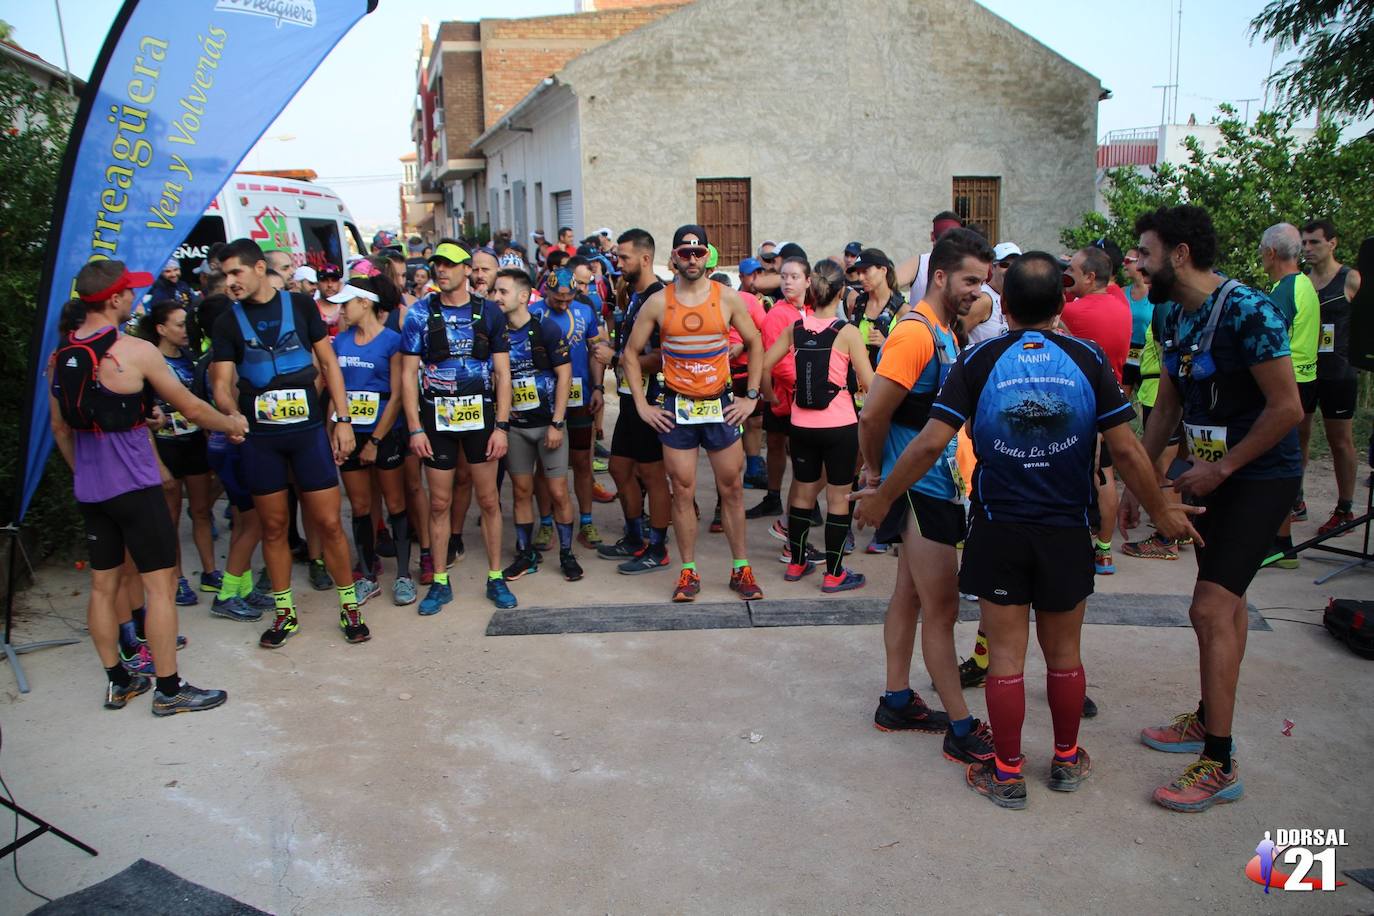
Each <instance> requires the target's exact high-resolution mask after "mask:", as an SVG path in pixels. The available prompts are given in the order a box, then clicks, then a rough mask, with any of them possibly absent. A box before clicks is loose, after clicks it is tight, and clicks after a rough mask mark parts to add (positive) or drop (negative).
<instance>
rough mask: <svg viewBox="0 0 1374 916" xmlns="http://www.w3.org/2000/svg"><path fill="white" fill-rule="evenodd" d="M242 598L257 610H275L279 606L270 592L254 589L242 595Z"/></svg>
mask: <svg viewBox="0 0 1374 916" xmlns="http://www.w3.org/2000/svg"><path fill="white" fill-rule="evenodd" d="M240 600H241V601H242V602H243V603H244V604H246V605H248V606H249V607H251V608H252V609H253V610H255V611H273V610H276V608H277V602H276V599H274V598H273V597H272V595H271V593H270V592H260V591H257V590H256V589H254V590H253V591H251V592H249V593H248V594H247V595H245V596H243V597H241V598H240ZM259 616H261V615H259Z"/></svg>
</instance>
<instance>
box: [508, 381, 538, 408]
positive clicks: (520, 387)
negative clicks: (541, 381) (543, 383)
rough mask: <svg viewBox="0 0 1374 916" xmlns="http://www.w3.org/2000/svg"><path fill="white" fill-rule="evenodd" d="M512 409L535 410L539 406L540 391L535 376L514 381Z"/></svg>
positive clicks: (511, 385) (512, 385)
mask: <svg viewBox="0 0 1374 916" xmlns="http://www.w3.org/2000/svg"><path fill="white" fill-rule="evenodd" d="M510 390H511V408H512V409H514V410H534V409H535V408H537V407H538V406H539V389H538V387H537V386H536V384H535V380H534V376H532V375H527V376H525V377H524V378H517V379H512V380H511V384H510Z"/></svg>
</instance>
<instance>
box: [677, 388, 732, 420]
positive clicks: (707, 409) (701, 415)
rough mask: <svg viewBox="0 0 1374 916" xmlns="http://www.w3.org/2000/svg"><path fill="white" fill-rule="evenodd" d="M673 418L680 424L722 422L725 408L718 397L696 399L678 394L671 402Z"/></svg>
mask: <svg viewBox="0 0 1374 916" xmlns="http://www.w3.org/2000/svg"><path fill="white" fill-rule="evenodd" d="M673 419H674V420H676V421H677V423H678V424H679V425H681V426H693V425H699V424H704V423H724V422H725V408H724V407H723V406H722V404H721V399H720V398H705V399H703V400H700V401H698V400H695V399H693V398H684V397H683V396H682V395H678V396H677V399H676V401H675V402H674V404H673Z"/></svg>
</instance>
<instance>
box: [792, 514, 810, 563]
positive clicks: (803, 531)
mask: <svg viewBox="0 0 1374 916" xmlns="http://www.w3.org/2000/svg"><path fill="white" fill-rule="evenodd" d="M810 530H811V510H810V509H802V508H800V507H798V506H791V507H789V508H788V510H787V543H788V544H789V545H791V547H792V565H794V566H801V565H803V564H804V563H805V562H806V535H807V533H808V532H810Z"/></svg>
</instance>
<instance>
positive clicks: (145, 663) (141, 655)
mask: <svg viewBox="0 0 1374 916" xmlns="http://www.w3.org/2000/svg"><path fill="white" fill-rule="evenodd" d="M119 663H120V664H121V665H123V666H124V670H125V671H127V672H129V673H130V674H152V673H153V652H152V650H151V649H149V648H148V644H147V643H146V642H141V643H139V644H138V648H137V649H135V650H134V653H133V655H126V654H125V652H124V647H123V646H120V647H119Z"/></svg>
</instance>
